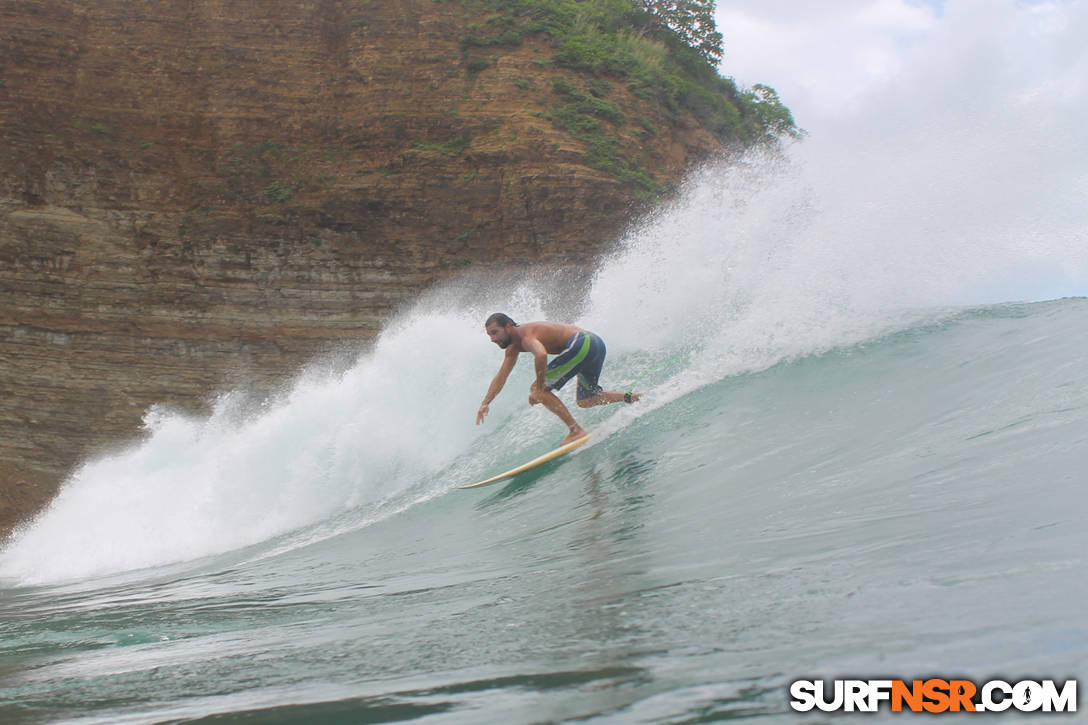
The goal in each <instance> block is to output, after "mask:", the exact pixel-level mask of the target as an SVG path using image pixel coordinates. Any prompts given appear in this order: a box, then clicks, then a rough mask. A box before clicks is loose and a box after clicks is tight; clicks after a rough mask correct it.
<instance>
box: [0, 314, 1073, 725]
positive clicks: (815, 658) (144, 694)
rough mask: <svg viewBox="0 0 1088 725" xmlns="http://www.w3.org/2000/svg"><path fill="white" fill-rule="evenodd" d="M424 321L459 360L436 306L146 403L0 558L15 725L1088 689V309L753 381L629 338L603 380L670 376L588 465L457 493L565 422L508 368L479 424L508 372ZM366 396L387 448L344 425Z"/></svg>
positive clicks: (1008, 319) (673, 712) (619, 709)
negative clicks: (244, 386) (128, 429)
mask: <svg viewBox="0 0 1088 725" xmlns="http://www.w3.org/2000/svg"><path fill="white" fill-rule="evenodd" d="M610 294H614V293H610ZM716 309H719V310H720V309H723V308H722V307H721V305H718V306H717V307H716ZM436 319H437V320H438V322H434V320H436ZM466 319H469V320H474V319H475V317H473V316H472V315H466ZM600 319H601V321H602V322H603V323H607V322H608V321H609V319H610V318H609V317H608V315H607V314H605V313H601V317H600ZM885 321H886V320H885ZM432 323H433V324H434V327H435V329H443V330H450V329H452V330H453V331H452V332H450V333H449V334H450V340H459V339H460V331H459V328H457V326H456V325H455V324H452V323H450V321H449V319H447V318H443V317H435V316H431V317H428V316H427V315H426V314H423V313H420V314H418V315H417V316H416V317H414V318H413V319H412V320H410V321H409V322H407V323H405V325H404V326H403V329H401V330H400V332H397V333H395V334H394V333H391V334H390V336H389V337H388V338H387V341H386V343H385V344H384V345H381V346H379V347H378V349H377V350H376V352H375V353H374V354H373V355H372V356H371V357H369V358H366V359H365V360H364V361H362V362H360V363H359V364H358V365H356V366H355V367H353V368H352V369H351V370H349V371H347V372H346V373H345V372H343V371H341V372H339V373H337V374H335V375H329V376H326V377H321V376H316V377H313V378H308V379H306V380H303V381H301V382H300V383H299V384H298V385H296V386H295V387H294V388H293V389H292V390H291V391H289V392H288V393H286V394H285V396H284V398H283V400H281V401H279V402H278V403H276V404H275V405H272V406H270V407H266V408H261V409H258V410H254V409H252V408H248V407H246V405H244V404H242V403H238V402H237V401H234V402H232V401H230V400H227V401H225V402H223V404H222V405H221V406H220V409H219V410H218V412H217V413H216V415H215V416H213V417H212V418H211V419H210V420H199V421H194V420H191V419H187V418H184V417H183V416H178V415H174V414H171V413H169V412H160V413H158V414H156V415H155V416H153V419H152V420H150V421H149V429H150V430H151V431H152V433H153V435H152V436H151V438H150V440H149V441H146V442H144V443H141V444H138V445H135V446H134V447H133V448H131V449H128V450H126V451H120V452H118V453H117V454H116V455H114V456H112V457H109V458H107V459H105V460H102V461H98V462H93V463H90V464H89V465H88V466H87V467H86V468H84V469H83V471H82V472H81V473H80V474H78V475H77V476H75V477H74V478H73V480H72V481H70V482H69V484H68V485H67V486H66V489H65V493H64V495H62V497H61V498H60V499H58V502H57V504H56V505H55V506H54V507H53V508H52V509H51V510H50V511H49V512H48V513H47V515H46V516H45V517H43V518H42V519H40V520H39V521H38V522H36V523H35V524H33V525H31V526H30V527H28V528H27V529H25V530H23V531H21V532H20V533H19V534H18V535H17V536H16V538H15V539H14V540H12V541H9V542H8V543H7V544H6V546H5V547H4V549H3V550H2V553H0V721H2V722H4V723H10V724H11V725H19V724H22V723H44V722H50V723H52V722H72V723H128V722H134V723H145V722H146V723H151V722H155V723H158V722H243V723H250V722H252V723H365V722H397V721H409V720H413V721H422V722H434V723H477V722H495V723H533V722H583V721H584V722H594V723H631V722H654V723H693V722H712V721H719V720H732V719H737V720H749V719H750V720H754V721H760V722H768V721H770V722H824V721H827V720H828V717H827V716H820V715H808V716H801V715H800V714H797V713H794V712H792V711H791V710H790V708H789V704H788V700H789V697H788V687H789V683H790V682H792V681H793V680H795V679H801V678H805V679H809V678H814V677H827V678H835V677H844V676H851V677H866V678H869V677H895V678H904V679H911V678H919V677H927V676H958V677H966V678H969V679H973V680H976V681H985V680H988V679H992V678H994V677H998V676H1001V677H1003V678H1006V679H1010V680H1012V681H1015V680H1017V679H1026V678H1042V677H1051V678H1055V679H1070V678H1075V677H1082V676H1083V675H1084V674H1085V673H1086V672H1088V617H1086V615H1085V612H1086V608H1085V602H1086V601H1088V526H1086V524H1088V517H1086V513H1085V512H1086V511H1088V493H1086V489H1085V483H1086V474H1085V471H1086V465H1085V464H1086V463H1088V453H1086V452H1088V364H1086V361H1088V336H1086V335H1085V331H1086V330H1088V300H1085V299H1063V300H1058V301H1053V302H1043V303H1034V304H1003V305H989V306H982V307H971V308H958V309H949V308H943V309H941V310H940V311H939V312H933V313H926V314H920V315H916V316H915V317H914V319H913V320H911V321H907V322H903V321H902V320H898V321H897V322H896V323H895V324H888V325H884V326H883V328H882V329H880V330H879V331H876V332H872V333H869V332H861V333H856V334H855V333H851V334H846V333H842V332H841V329H842V328H840V333H841V334H840V333H836V334H838V336H839V339H838V342H837V343H836V340H835V339H832V342H833V343H836V344H822V343H821V344H813V345H811V346H810V348H809V349H808V350H807V351H806V350H804V349H801V350H792V349H790V348H789V347H788V346H787V347H781V346H780V347H779V348H776V352H775V353H774V354H772V355H770V357H769V358H768V359H769V362H770V364H767V365H761V364H757V363H744V364H738V363H736V360H737V355H739V353H737V354H734V355H732V356H730V355H729V354H727V353H728V348H713V347H702V348H699V347H697V346H692V345H691V344H690V341H691V337H690V336H689V335H687V334H676V335H673V336H672V337H670V336H669V335H667V334H663V335H662V336H661V337H660V338H659V339H660V340H662V344H660V345H659V346H658V347H657V348H655V349H651V350H649V351H639V350H637V349H635V348H634V347H633V346H630V345H626V344H625V343H624V342H623V339H622V335H619V334H615V335H613V338H614V339H617V340H618V341H617V343H616V344H615V345H614V346H613V349H614V350H615V351H614V352H610V355H611V358H610V362H609V363H608V364H607V365H606V371H605V372H606V378H607V377H608V376H609V375H611V376H612V378H613V379H616V378H619V377H622V376H624V375H626V376H627V379H632V378H634V377H635V376H636V374H638V372H639V371H641V370H645V369H648V368H651V367H653V366H654V364H655V362H656V361H665V360H668V359H671V358H674V357H676V356H677V355H678V354H680V355H682V357H681V361H680V362H678V363H675V364H672V365H669V366H666V367H665V368H663V369H661V370H659V371H657V372H655V373H653V374H651V375H649V376H647V377H646V378H645V380H644V384H645V390H646V392H647V397H646V399H645V405H642V404H640V405H639V406H630V407H625V406H611V407H609V408H605V409H599V410H595V411H590V412H589V413H587V414H586V415H585V422H586V423H587V424H588V425H590V427H592V428H594V429H595V430H596V431H597V435H596V436H595V440H594V442H593V443H592V444H590V445H587V446H584V447H583V448H581V449H579V450H578V451H577V452H576V453H574V454H572V455H570V456H568V457H566V458H565V459H563V460H562V461H561V462H559V463H557V464H555V465H551V466H546V467H545V468H544V470H543V471H541V472H538V473H535V474H532V475H529V476H527V477H522V478H518V479H515V480H513V481H512V482H510V483H506V484H496V485H494V486H490V487H486V488H482V489H479V490H474V491H459V490H456V489H455V487H456V486H457V485H459V484H463V483H466V482H471V481H473V480H476V479H477V478H478V477H480V476H481V475H487V474H490V473H494V472H496V471H498V470H502V468H504V467H507V464H510V465H512V464H513V463H516V462H517V461H518V460H520V459H522V458H525V457H526V456H530V455H535V454H536V453H538V452H540V451H542V450H545V449H547V448H548V447H550V446H551V445H554V443H555V442H556V438H557V437H561V436H562V431H557V430H556V427H555V424H554V422H553V421H550V420H548V419H547V417H546V416H547V414H546V413H542V412H541V411H539V409H535V410H534V409H529V408H528V406H526V405H525V402H524V400H522V398H523V397H524V396H523V394H522V392H521V390H522V387H523V386H524V387H527V385H528V380H529V378H528V373H529V371H528V367H529V366H526V365H523V366H522V369H520V371H519V374H520V375H521V376H522V377H521V378H516V377H515V380H514V381H513V382H512V383H511V385H512V386H515V387H514V389H512V390H508V391H507V392H505V393H504V396H503V397H502V398H500V401H504V402H502V403H500V404H498V407H496V408H495V409H494V412H493V414H492V420H491V421H490V425H489V426H487V427H485V428H483V429H477V428H475V427H473V426H472V425H471V419H472V417H473V415H474V411H475V405H476V404H477V401H478V398H479V397H480V396H481V395H482V393H483V390H484V389H486V383H487V379H488V377H487V376H488V375H489V374H491V372H490V371H491V369H492V368H495V369H497V366H498V360H497V358H496V356H495V355H494V351H493V350H487V349H486V347H487V346H486V340H484V339H483V334H482V333H481V332H479V331H478V330H477V329H476V328H475V327H474V326H473V327H466V329H471V330H472V334H473V335H475V337H472V338H471V339H470V340H468V341H466V342H464V343H463V347H457V345H460V344H461V343H457V342H449V343H448V348H452V349H453V350H454V357H455V358H458V356H459V355H460V351H462V350H463V351H464V353H463V354H464V357H465V359H466V361H467V362H466V364H465V365H464V366H463V367H464V368H465V371H464V372H457V371H456V370H454V371H453V372H451V370H453V368H447V367H443V366H441V365H439V364H438V363H437V362H436V361H435V360H433V359H431V358H425V359H422V360H418V361H416V362H412V361H413V360H415V358H412V357H411V354H410V353H411V351H412V350H414V349H415V348H414V347H413V346H412V344H411V341H412V340H414V339H418V337H419V335H418V334H417V333H418V332H419V326H420V325H422V326H423V328H424V329H426V330H430V329H431V328H430V327H429V326H428V325H431V324H432ZM465 324H466V326H468V325H470V324H472V325H476V324H478V323H470V322H466V323H465ZM604 326H605V327H606V328H607V327H608V325H607V324H605V325H604ZM601 331H602V332H604V333H605V336H606V340H607V339H608V335H607V332H608V330H607V329H602V330H601ZM784 334H785V333H784ZM739 335H740V333H739V332H738V333H737V335H735V336H733V338H732V340H733V342H732V343H730V344H735V342H736V340H737V337H738V336H739ZM787 336H788V337H789V339H790V340H791V341H793V340H796V339H797V335H792V336H790V335H787ZM833 337H834V336H833ZM758 347H759V346H758V345H756V344H754V343H753V342H752V341H751V339H749V340H748V344H747V345H746V347H745V349H746V350H749V351H754V350H757V348H758ZM723 350H724V351H725V352H724V353H723ZM753 354H754V353H753ZM458 359H459V358H458ZM723 360H724V361H725V362H723ZM468 363H471V364H468ZM413 364H414V365H418V366H419V367H418V369H417V368H411V365H413ZM386 365H391V366H393V367H399V368H400V369H402V370H403V369H404V368H406V367H408V368H410V369H408V370H407V372H408V373H410V374H412V375H414V379H415V380H416V381H417V382H418V386H416V387H414V388H413V389H412V390H411V391H409V392H405V391H399V392H398V391H395V390H390V389H389V386H388V385H383V381H385V380H387V379H388V378H387V377H386V375H387V373H388V372H389V371H388V370H386V367H385V366H386ZM456 367H458V368H460V367H462V366H456ZM481 370H483V371H484V372H482V373H481V372H480V371H481ZM481 381H482V387H481ZM447 394H448V395H449V396H452V397H451V398H450V400H452V401H453V402H454V403H456V404H455V405H454V404H450V405H446V404H442V405H434V403H435V400H436V399H437V400H439V401H440V402H443V403H444V402H449V401H446V400H445V399H443V398H442V397H441V396H442V395H447ZM383 395H384V396H389V401H391V402H389V403H388V404H389V405H393V404H396V405H397V406H398V407H397V410H398V413H399V415H400V417H398V418H396V422H397V425H398V426H399V428H396V429H395V430H390V431H387V428H383V427H380V426H378V425H377V424H375V426H376V427H366V425H365V424H364V422H362V421H364V420H370V419H371V418H370V417H367V416H363V417H361V418H358V419H357V418H353V417H350V415H354V414H355V413H354V412H352V413H351V414H350V415H349V413H347V412H344V413H343V414H341V408H340V407H338V406H343V408H342V409H343V411H356V410H358V409H359V408H360V407H361V406H363V402H361V401H367V402H368V403H370V404H373V405H379V404H381V405H385V404H386V403H384V402H382V400H384V399H383V398H382V396H383ZM398 396H399V397H398ZM447 409H449V410H450V411H452V412H447ZM345 416H346V417H345ZM447 416H449V417H448V418H447ZM371 417H373V416H371ZM417 419H418V420H429V421H430V422H429V423H428V424H426V425H424V424H423V423H420V424H419V429H418V430H417V429H415V428H413V427H412V426H410V425H408V424H407V423H405V421H410V420H417ZM450 431H453V432H450ZM208 481H211V482H212V483H211V484H208V485H205V482H208ZM854 717H864V718H865V719H866V721H868V722H871V721H874V720H877V721H883V720H885V719H886V720H901V719H904V717H906V719H912V718H911V717H910V716H902V715H900V716H894V715H892V714H891V713H888V712H885V713H883V714H882V715H878V716H875V717H873V716H856V715H855V716H854ZM1037 717H1038V718H1039V719H1040V720H1042V721H1046V722H1067V721H1072V719H1073V718H1074V717H1075V716H1061V715H1057V716H1056V715H1051V716H1046V717H1044V716H1037ZM976 719H977V718H976ZM1012 719H1015V720H1016V721H1017V722H1030V721H1033V720H1032V717H1031V716H1027V715H1020V716H1012ZM944 720H947V721H949V722H955V721H957V718H956V717H945V718H944V719H943V720H942V721H944Z"/></svg>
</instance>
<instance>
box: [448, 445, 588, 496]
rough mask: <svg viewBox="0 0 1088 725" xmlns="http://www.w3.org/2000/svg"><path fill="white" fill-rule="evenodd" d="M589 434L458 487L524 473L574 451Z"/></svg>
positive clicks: (472, 485)
mask: <svg viewBox="0 0 1088 725" xmlns="http://www.w3.org/2000/svg"><path fill="white" fill-rule="evenodd" d="M589 436H590V434H589V433H587V434H586V435H584V436H582V437H581V438H578V439H577V440H573V441H571V442H570V443H565V444H563V445H561V446H559V447H558V448H556V449H555V450H552V451H548V452H547V453H545V454H544V455H542V456H537V457H536V458H534V459H533V460H531V461H529V462H527V463H523V464H521V465H520V466H517V467H516V468H511V469H510V470H509V471H506V472H505V473H500V474H499V475H497V476H492V477H491V478H485V479H484V480H482V481H477V482H476V483H470V484H468V485H465V486H458V487H457V488H462V489H464V488H477V487H479V486H486V485H487V484H489V483H495V482H497V481H501V480H503V479H504V478H511V477H513V476H516V475H518V474H519V473H524V472H525V471H528V470H529V469H531V468H536V467H537V466H539V465H540V464H542V463H547V462H548V461H551V460H553V459H556V458H558V457H559V456H562V455H564V454H566V453H570V452H571V451H573V450H574V449H575V448H577V447H578V446H581V445H583V444H585V443H586V441H588V440H589Z"/></svg>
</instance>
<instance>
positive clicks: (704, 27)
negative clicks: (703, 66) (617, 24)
mask: <svg viewBox="0 0 1088 725" xmlns="http://www.w3.org/2000/svg"><path fill="white" fill-rule="evenodd" d="M633 1H634V3H635V5H636V6H640V7H641V8H642V9H643V10H645V11H646V12H647V13H648V14H649V15H650V16H651V17H652V18H654V19H655V20H656V21H657V22H658V23H660V24H661V25H664V26H665V27H667V28H669V29H670V30H672V31H673V32H674V33H676V34H677V35H678V36H680V38H681V39H682V40H683V41H684V42H685V43H686V44H687V45H688V46H690V47H691V48H694V49H695V50H697V51H698V52H699V54H700V55H701V56H703V58H705V59H706V60H707V62H708V63H713V64H715V65H717V64H718V63H719V62H721V59H722V34H721V33H719V32H718V28H717V24H716V23H715V22H714V6H715V4H716V3H715V0H633Z"/></svg>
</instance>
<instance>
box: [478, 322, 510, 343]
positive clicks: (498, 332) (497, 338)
mask: <svg viewBox="0 0 1088 725" xmlns="http://www.w3.org/2000/svg"><path fill="white" fill-rule="evenodd" d="M484 332H486V333H487V336H488V337H490V338H491V342H493V343H495V344H496V345H498V346H499V347H501V348H502V349H503V350H505V349H506V348H507V347H509V346H510V342H511V340H512V338H511V337H510V332H509V331H508V330H507V329H506V328H505V327H503V326H502V325H500V324H499V323H497V322H492V323H491V324H490V325H488V326H487V327H485V328H484Z"/></svg>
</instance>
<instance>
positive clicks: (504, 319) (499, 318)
mask: <svg viewBox="0 0 1088 725" xmlns="http://www.w3.org/2000/svg"><path fill="white" fill-rule="evenodd" d="M492 322H497V323H499V326H500V327H506V326H508V325H513V326H514V327H517V326H518V323H516V322H514V321H513V320H511V319H510V317H509V316H508V315H504V314H503V313H501V312H496V313H495V314H493V315H491V317H488V318H487V320H485V321H484V327H487V326H488V325H490V324H491V323H492Z"/></svg>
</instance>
